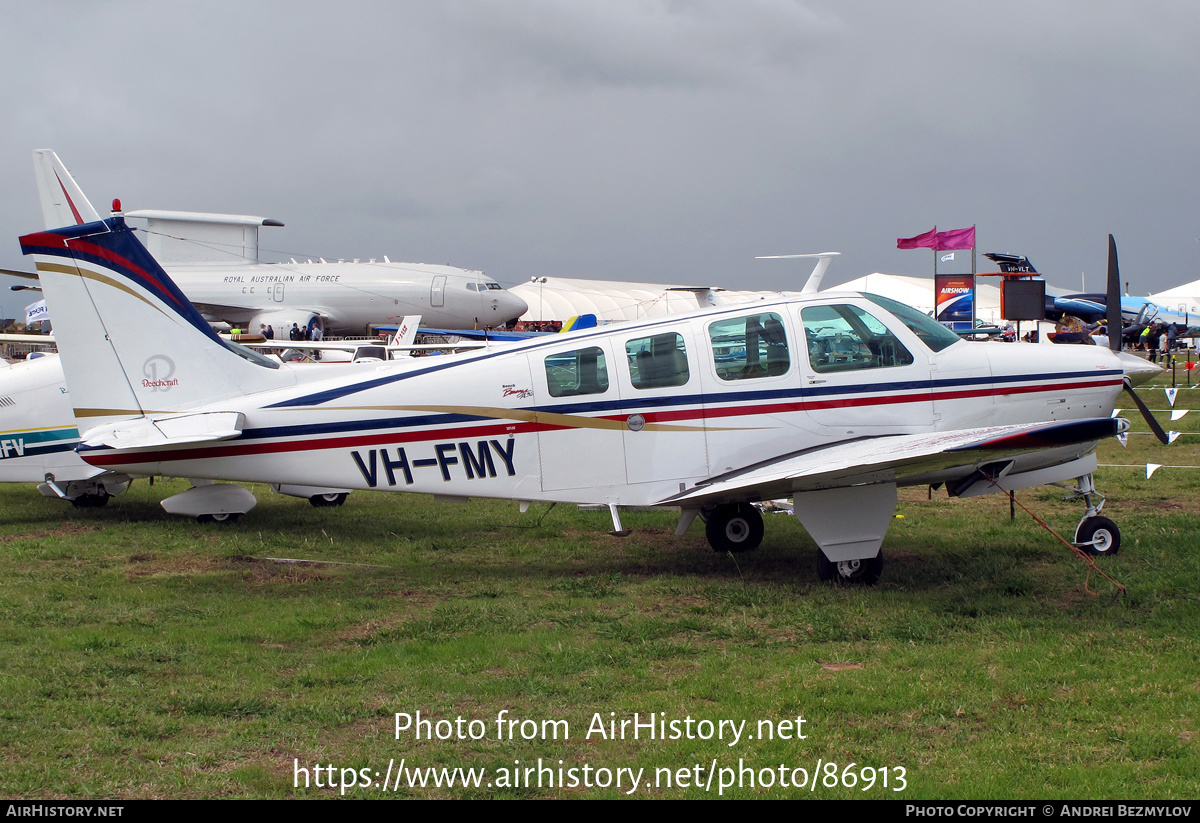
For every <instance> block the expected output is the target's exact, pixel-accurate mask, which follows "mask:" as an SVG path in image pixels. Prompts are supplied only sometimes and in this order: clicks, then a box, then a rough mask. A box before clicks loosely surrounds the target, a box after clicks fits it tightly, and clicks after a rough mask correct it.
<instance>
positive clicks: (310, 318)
mask: <svg viewBox="0 0 1200 823" xmlns="http://www.w3.org/2000/svg"><path fill="white" fill-rule="evenodd" d="M293 323H294V324H296V327H297V328H299V329H300V330H301V331H302V332H304V338H303V339H305V340H308V339H309V338H310V337H311V332H312V329H313V328H314V327H317V328H320V329H321V331H322V332H324V331H325V321H324V320H322V319H321V315H319V314H317V313H316V312H312V311H296V310H294V309H290V310H289V309H282V310H280V311H263V312H259V313H258V314H256V315H254V316H253V317H251V318H250V320H249V321H247V323H246V331H247V332H249V333H250V334H258V332H259V325H260V324H262V325H267V326H270V327H271V328H273V329H274V330H275V339H276V340H290V339H291V337H290V336H289V332H291V330H292V324H293Z"/></svg>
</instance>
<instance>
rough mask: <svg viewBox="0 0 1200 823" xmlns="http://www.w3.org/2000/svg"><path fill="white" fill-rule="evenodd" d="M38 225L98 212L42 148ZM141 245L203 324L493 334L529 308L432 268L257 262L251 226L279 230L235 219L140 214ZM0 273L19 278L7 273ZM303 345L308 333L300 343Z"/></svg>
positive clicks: (483, 284)
mask: <svg viewBox="0 0 1200 823" xmlns="http://www.w3.org/2000/svg"><path fill="white" fill-rule="evenodd" d="M33 166H34V171H35V173H36V176H37V183H38V194H39V195H40V198H41V203H42V217H43V221H44V225H45V227H46V228H47V229H53V228H57V227H58V226H65V225H70V224H73V223H74V224H81V223H87V222H93V221H96V220H99V219H100V215H99V214H98V213H97V212H96V210H95V209H94V208H93V207H92V204H91V203H90V202H89V201H88V199H87V197H85V196H84V194H83V190H82V189H80V188H79V185H78V184H77V183H76V182H75V179H74V178H73V177H72V176H71V174H70V172H68V171H67V169H66V167H65V166H64V165H63V164H62V162H61V161H60V160H59V159H58V155H56V154H55V153H54V152H52V151H50V150H49V149H38V150H37V151H35V152H34V153H33ZM125 216H126V217H134V218H144V219H145V220H146V221H147V224H148V225H147V226H146V228H145V229H144V234H143V236H144V237H146V238H147V240H146V245H147V247H148V248H149V249H150V251H151V252H152V253H153V254H154V255H155V257H156V258H157V259H158V260H159V262H160V263H161V264H162V265H164V266H165V267H166V268H168V269H169V270H170V272H171V277H172V278H173V279H174V280H175V282H176V283H177V284H178V285H179V287H180V288H181V289H182V290H183V293H184V294H186V295H187V297H188V300H190V301H191V302H192V303H193V304H194V305H195V306H196V308H197V309H199V311H200V314H201V315H202V316H203V317H204V318H205V319H206V320H209V321H210V322H218V323H219V322H223V323H228V324H230V325H231V326H237V327H240V328H244V329H248V330H250V331H252V332H257V331H258V330H259V325H260V324H265V325H269V326H272V327H273V328H274V329H275V334H276V337H279V338H285V339H286V337H287V332H288V330H289V329H291V328H292V325H293V324H295V325H296V326H297V327H298V328H300V329H305V330H307V329H311V328H312V327H314V326H320V327H321V328H322V330H323V332H324V333H325V334H326V335H329V334H351V335H353V334H363V333H365V332H366V331H367V327H368V326H369V325H372V324H378V325H382V324H387V323H389V322H395V320H396V319H397V318H399V317H402V316H404V315H409V314H420V315H422V316H423V317H424V318H425V322H426V323H427V324H429V325H431V326H438V327H442V328H452V329H458V328H463V329H474V328H484V327H490V328H497V327H500V326H504V325H507V324H510V323H513V322H515V321H516V320H517V318H519V317H520V316H521V315H522V314H524V313H525V311H526V310H527V309H528V306H526V304H525V301H524V300H522V299H521V298H520V297H517V296H516V295H514V294H512V293H511V292H509V291H507V290H506V289H504V288H501V286H500V284H499V283H496V282H494V281H492V280H490V279H488V278H487V277H486V276H484V274H483V272H480V271H470V270H468V269H460V268H456V267H454V266H440V265H435V264H431V263H399V262H392V261H390V260H388V259H386V258H384V261H383V262H382V263H380V262H376V261H374V260H372V261H370V262H367V263H359V262H358V261H355V262H353V263H344V262H337V263H325V262H320V263H312V262H307V263H297V262H295V261H292V262H290V263H260V262H258V230H259V227H260V226H282V225H283V224H282V223H280V222H279V221H278V220H267V219H264V218H262V217H252V216H248V215H239V214H205V213H198V212H179V211H152V210H139V211H131V212H128V213H126V214H125ZM6 273H7V274H18V273H16V272H6ZM306 339H307V337H306Z"/></svg>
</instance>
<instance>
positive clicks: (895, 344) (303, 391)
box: [83, 293, 1122, 505]
mask: <svg viewBox="0 0 1200 823" xmlns="http://www.w3.org/2000/svg"><path fill="white" fill-rule="evenodd" d="M847 318H848V319H847ZM939 345H941V350H940V351H934V350H933V349H932V348H930V346H927V345H926V344H925V343H924V342H922V340H921V339H919V338H918V336H917V335H916V334H914V332H913V331H912V330H911V329H910V328H909V326H908V325H906V324H905V323H904V322H901V320H900V319H898V318H897V317H896V316H894V315H893V314H891V313H890V312H889V311H888V310H887V309H885V308H882V307H881V306H880V305H877V304H876V303H873V302H872V301H870V300H868V299H867V298H865V297H863V296H862V295H859V294H836V293H821V294H818V295H813V296H808V297H805V298H801V299H798V300H791V301H776V302H757V303H753V304H746V305H743V306H731V307H727V308H724V309H721V310H715V311H709V312H706V313H702V314H696V315H691V316H680V317H672V318H666V319H662V320H658V321H653V322H643V323H631V324H627V325H622V326H620V327H607V328H601V329H595V330H589V331H583V332H579V333H573V334H570V335H562V336H556V337H553V338H543V339H537V340H532V341H529V342H525V343H516V344H506V345H503V346H494V347H492V348H490V349H487V350H484V351H482V352H478V353H469V354H462V355H452V356H444V357H436V358H416V359H414V360H411V361H408V362H388V363H384V364H380V365H362V366H347V367H345V368H343V369H337V370H330V372H329V373H317V374H312V373H305V374H302V375H299V377H298V379H297V381H296V382H294V383H293V384H292V385H290V386H287V387H284V388H277V389H272V390H265V391H260V392H257V393H253V394H249V395H247V396H244V397H229V398H227V399H225V400H222V401H219V402H214V403H212V404H211V405H209V406H207V407H198V408H196V409H195V411H198V412H202V411H219V412H237V413H240V414H242V415H244V421H245V422H244V425H243V426H242V429H241V434H240V435H239V436H237V437H235V438H232V439H228V440H223V441H218V442H206V443H196V444H187V445H178V446H165V447H158V448H143V449H124V450H122V449H113V448H111V447H108V446H104V447H97V448H93V449H90V450H85V451H83V456H84V458H85V459H86V460H87V461H88V462H90V463H92V464H93V465H96V466H102V467H106V468H111V469H115V470H119V471H125V472H128V473H131V474H169V475H176V476H187V477H208V478H214V479H226V480H245V481H261V482H269V483H308V484H311V483H315V482H319V483H320V484H322V485H328V486H337V487H342V488H347V489H377V490H390V491H412V492H426V493H433V494H438V495H445V496H455V497H470V496H482V497H502V498H514V499H520V500H548V501H549V500H558V501H571V502H588V503H611V504H616V505H653V504H656V503H661V502H663V501H667V500H668V499H669V498H671V497H672V496H673V495H676V494H679V493H680V492H682V491H684V490H685V489H689V488H692V487H694V486H695V485H696V484H697V483H700V482H702V481H705V480H706V479H709V478H713V477H716V476H719V475H722V474H723V473H726V472H730V471H736V470H741V469H745V468H746V467H750V466H753V465H755V464H756V463H760V462H763V461H768V460H773V459H776V458H778V457H780V456H781V455H787V454H791V453H795V452H801V451H803V450H806V449H813V448H816V447H821V446H826V445H829V444H834V443H840V442H845V441H851V440H862V439H864V438H871V437H874V436H882V435H896V434H920V433H930V432H953V431H955V430H959V429H964V428H980V427H988V426H1001V425H1007V424H1018V423H1036V422H1043V421H1065V420H1080V419H1092V418H1107V417H1108V416H1109V415H1110V414H1111V413H1112V410H1113V406H1114V403H1115V400H1116V396H1117V394H1118V393H1119V392H1120V390H1121V387H1122V368H1121V363H1120V362H1119V360H1118V359H1117V358H1116V357H1115V356H1114V355H1113V354H1112V353H1111V352H1109V351H1107V350H1106V349H1102V348H1099V347H1094V346H1061V347H1056V348H1054V349H1047V348H1046V347H1041V346H1034V345H1023V344H999V343H967V342H961V341H960V342H954V343H952V344H948V345H947V344H944V342H943V344H939ZM183 379H184V380H186V379H187V377H186V375H184V378H183ZM138 391H140V390H138ZM153 402H154V397H152V396H150V395H147V397H146V398H145V399H144V401H143V405H144V406H145V407H147V408H149V407H152V404H153ZM85 437H86V436H85ZM1073 448H1077V449H1078V448H1079V447H1073ZM1091 448H1092V447H1091V446H1090V445H1088V446H1084V447H1082V449H1079V453H1080V454H1083V453H1086V452H1087V451H1090V450H1091ZM1060 459H1061V455H1057V454H1056V455H1055V457H1054V460H1060ZM1036 461H1037V458H1036V457H1032V458H1029V459H1027V460H1026V462H1025V463H1024V464H1023V468H1022V470H1025V469H1027V468H1037V467H1038V464H1037V462H1036ZM884 480H885V481H886V482H895V483H898V484H899V485H903V484H904V483H905V482H906V481H905V479H904V478H898V477H892V478H890V480H889V479H887V478H885V479H884ZM913 482H916V481H913ZM921 482H929V476H928V475H922V478H921ZM796 490H801V487H800V486H797V487H796Z"/></svg>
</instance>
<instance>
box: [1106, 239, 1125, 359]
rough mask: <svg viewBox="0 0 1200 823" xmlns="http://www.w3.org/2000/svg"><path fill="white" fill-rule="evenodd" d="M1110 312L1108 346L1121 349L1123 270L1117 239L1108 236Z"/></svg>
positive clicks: (1108, 294)
mask: <svg viewBox="0 0 1200 823" xmlns="http://www.w3.org/2000/svg"><path fill="white" fill-rule="evenodd" d="M1104 299H1105V308H1106V309H1107V312H1108V347H1109V348H1110V349H1112V350H1113V351H1120V350H1121V343H1122V333H1121V270H1120V267H1119V266H1118V265H1117V241H1116V240H1115V239H1113V236H1112V235H1111V234H1110V235H1109V236H1108V290H1107V294H1106V295H1105V298H1104Z"/></svg>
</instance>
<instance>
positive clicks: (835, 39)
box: [0, 0, 1200, 314]
mask: <svg viewBox="0 0 1200 823" xmlns="http://www.w3.org/2000/svg"><path fill="white" fill-rule="evenodd" d="M1198 34H1200V16H1197V15H1196V14H1195V13H1194V10H1193V8H1192V6H1191V5H1189V4H1188V3H1185V2H1174V3H1170V2H1157V3H1156V2H1151V3H1147V4H1140V5H1138V6H1136V7H1134V6H1131V5H1128V4H1124V3H1116V2H1107V0H1101V1H1100V2H1097V1H1096V0H1065V1H1064V2H1059V3H1044V2H1034V0H1015V2H1010V3H1004V4H990V5H988V4H964V3H961V2H950V0H945V2H932V1H928V0H919V1H918V2H913V3H905V4H899V3H878V2H866V0H839V2H833V0H826V1H824V2H816V1H815V0H814V2H792V1H791V0H743V1H742V2H738V3H728V2H719V1H718V0H694V1H693V2H685V1H684V0H676V1H675V2H671V1H670V0H607V1H606V2H580V3H561V2H552V0H514V2H506V3H493V2H485V0H448V1H447V2H438V3H427V2H401V3H394V2H355V3H344V4H339V5H333V4H296V3H282V2H256V3H236V2H232V0H215V1H213V2H180V3H170V4H167V3H149V2H110V3H104V4H82V3H54V4H47V3H34V2H28V3H9V4H6V25H5V27H4V29H3V31H0V47H2V48H3V49H4V53H5V54H6V57H7V59H8V61H9V64H10V65H14V66H21V67H22V76H23V77H25V78H26V79H24V80H22V81H21V82H19V83H17V82H12V83H9V84H6V86H5V88H4V89H3V90H2V91H0V103H2V104H3V106H4V110H5V113H6V128H5V130H4V131H3V133H2V134H0V147H2V148H3V151H2V152H0V181H3V183H4V190H5V191H6V193H7V194H8V197H6V198H5V200H4V202H3V204H2V205H0V217H2V218H3V223H4V225H6V226H8V227H9V231H10V237H11V238H13V239H12V240H11V241H10V244H9V246H8V251H6V252H4V253H3V254H0V265H3V266H8V267H19V266H21V265H22V264H23V261H22V260H21V259H20V256H19V253H18V251H17V249H16V243H15V236H16V235H18V234H20V233H22V232H24V231H27V230H30V229H33V228H37V227H38V226H37V217H38V209H37V204H36V200H35V198H36V192H35V189H34V185H33V181H32V174H31V167H30V162H29V152H30V150H31V149H34V148H42V147H50V148H54V149H56V150H57V151H58V152H59V154H60V155H61V156H62V158H63V159H64V161H65V162H66V163H67V164H68V166H70V167H71V169H72V170H73V171H74V172H75V173H76V176H77V177H78V179H79V180H80V182H81V183H82V185H83V186H84V188H85V190H86V191H88V192H89V194H90V195H91V197H92V199H93V201H94V202H95V203H96V204H97V205H101V204H107V202H108V200H109V199H111V198H112V197H114V196H120V197H122V198H123V200H124V202H125V204H126V206H127V207H130V208H134V207H148V208H149V207H157V208H178V209H195V210H211V211H233V212H243V213H253V214H263V215H267V216H271V217H275V218H278V219H282V220H284V221H285V222H286V223H287V228H286V229H281V230H278V232H273V233H272V234H271V236H270V237H269V238H267V239H266V241H267V242H265V243H264V245H269V246H270V247H271V248H280V249H283V250H285V251H294V252H296V253H298V254H303V255H305V256H308V255H323V256H326V257H331V258H337V257H347V258H353V257H363V258H367V257H372V256H380V255H383V254H388V255H390V256H391V257H392V258H393V259H409V260H429V261H431V262H451V263H456V264H458V265H463V266H470V267H481V268H485V269H487V270H488V271H489V272H490V273H492V274H493V275H494V276H496V277H498V278H499V279H501V280H502V281H506V282H516V281H521V280H525V279H526V278H528V277H530V276H534V275H578V276H586V277H592V278H612V279H636V280H654V281H663V280H671V281H680V282H693V283H713V284H722V285H730V286H733V285H738V286H743V287H754V286H761V287H764V288H778V287H784V286H787V285H789V284H792V283H794V282H797V281H799V280H800V279H801V277H802V275H801V274H800V272H799V271H798V270H797V269H795V268H794V267H793V266H791V265H789V264H782V263H764V262H756V261H754V260H753V259H752V258H753V257H754V255H756V254H778V253H788V252H805V251H822V250H838V251H842V252H844V256H843V257H842V258H841V259H840V260H839V261H838V263H837V264H836V265H835V268H834V270H833V271H832V272H831V279H832V280H833V281H835V282H836V281H837V280H841V279H849V278H851V277H856V276H859V275H861V274H863V273H866V272H869V271H876V270H882V271H891V272H896V273H902V274H926V273H928V272H929V271H930V269H931V265H932V263H931V260H930V259H929V255H928V253H926V252H920V251H915V252H914V251H898V250H896V249H895V238H896V237H898V236H901V235H908V234H916V233H918V232H921V231H924V230H926V229H928V228H930V227H931V226H933V225H934V224H935V223H936V224H937V225H938V226H939V227H941V228H959V227H962V226H968V225H972V224H975V225H977V226H978V227H979V228H978V233H979V240H980V244H981V247H982V248H981V250H982V251H990V250H1005V251H1014V252H1021V253H1024V254H1028V255H1029V256H1030V257H1031V258H1032V259H1033V260H1034V262H1035V263H1037V264H1038V265H1039V267H1040V268H1042V269H1043V270H1045V271H1046V272H1047V273H1048V275H1049V276H1050V278H1051V280H1052V282H1057V283H1059V284H1062V285H1070V286H1075V285H1076V284H1077V283H1078V282H1079V279H1080V272H1083V271H1086V272H1087V274H1088V278H1089V280H1090V281H1091V282H1094V283H1098V282H1099V278H1100V275H1101V272H1102V270H1103V267H1104V260H1105V245H1104V244H1105V235H1106V234H1107V233H1108V232H1110V231H1111V232H1113V233H1115V234H1116V235H1117V238H1118V242H1119V243H1120V245H1121V252H1122V263H1123V271H1124V272H1125V273H1126V274H1127V275H1128V277H1129V279H1131V280H1133V281H1135V286H1134V288H1135V289H1136V288H1139V285H1140V287H1141V288H1142V289H1143V290H1149V289H1159V288H1165V287H1167V286H1170V285H1173V284H1176V283H1180V282H1184V281H1187V280H1191V279H1195V278H1196V277H1200V271H1197V269H1198V268H1200V243H1198V242H1197V241H1196V237H1197V235H1200V228H1198V227H1197V226H1196V215H1197V206H1198V205H1200V204H1198V203H1197V195H1196V193H1195V186H1194V185H1193V183H1192V181H1193V180H1195V179H1196V176H1197V175H1196V172H1197V168H1196V166H1197V159H1196V154H1195V151H1194V150H1193V148H1192V146H1191V143H1192V140H1193V138H1194V135H1195V134H1196V131H1197V122H1196V120H1197V118H1198V117H1200V108H1198V107H1197V106H1196V105H1195V103H1196V99H1195V98H1196V94H1197V92H1196V90H1195V84H1194V78H1195V77H1196V76H1198V75H1200V73H1198V72H1197V69H1198V68H1200V66H1198V65H1197V63H1198V62H1200V56H1198V55H1197V54H1196V52H1195V50H1194V48H1193V44H1194V42H1195V41H1196V39H1197V35H1198ZM1093 278H1094V279H1093ZM15 300H16V298H15V297H14V298H10V302H13V301H15ZM7 313H9V314H11V313H12V310H11V307H9V311H8V312H7Z"/></svg>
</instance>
